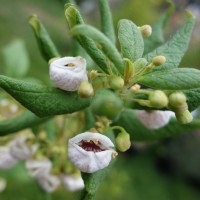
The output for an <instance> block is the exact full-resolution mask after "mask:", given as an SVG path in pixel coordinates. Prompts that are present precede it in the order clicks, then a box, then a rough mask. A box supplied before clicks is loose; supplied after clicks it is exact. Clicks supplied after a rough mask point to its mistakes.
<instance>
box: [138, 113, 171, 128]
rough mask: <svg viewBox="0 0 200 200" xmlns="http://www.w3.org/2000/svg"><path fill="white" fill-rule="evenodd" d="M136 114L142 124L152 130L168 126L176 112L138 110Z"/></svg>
mask: <svg viewBox="0 0 200 200" xmlns="http://www.w3.org/2000/svg"><path fill="white" fill-rule="evenodd" d="M136 114H137V117H138V119H139V120H140V122H141V123H142V124H143V125H144V126H145V127H147V128H150V129H159V128H161V127H163V126H165V125H167V124H168V122H169V120H170V118H171V117H174V116H175V115H174V112H171V111H160V110H153V111H145V110H137V111H136Z"/></svg>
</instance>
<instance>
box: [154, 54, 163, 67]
mask: <svg viewBox="0 0 200 200" xmlns="http://www.w3.org/2000/svg"><path fill="white" fill-rule="evenodd" d="M165 62H166V57H165V56H162V55H160V56H155V57H154V58H153V59H152V63H153V65H155V66H159V65H162V64H164V63H165Z"/></svg>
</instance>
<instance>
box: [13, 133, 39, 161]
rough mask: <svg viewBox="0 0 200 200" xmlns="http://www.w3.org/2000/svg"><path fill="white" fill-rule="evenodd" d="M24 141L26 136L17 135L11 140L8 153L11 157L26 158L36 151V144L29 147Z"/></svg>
mask: <svg viewBox="0 0 200 200" xmlns="http://www.w3.org/2000/svg"><path fill="white" fill-rule="evenodd" d="M26 141H27V137H25V136H18V137H17V138H16V139H15V140H13V141H12V142H11V145H10V153H11V155H12V156H13V157H15V158H16V159H19V160H26V159H28V158H29V157H30V156H31V155H32V153H34V152H35V151H36V149H37V148H36V147H37V145H32V146H30V147H29V146H28V145H27V143H26Z"/></svg>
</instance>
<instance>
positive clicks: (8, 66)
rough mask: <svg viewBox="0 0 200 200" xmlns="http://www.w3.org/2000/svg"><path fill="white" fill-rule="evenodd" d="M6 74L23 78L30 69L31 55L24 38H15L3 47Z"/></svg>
mask: <svg viewBox="0 0 200 200" xmlns="http://www.w3.org/2000/svg"><path fill="white" fill-rule="evenodd" d="M2 55H3V60H4V66H5V68H4V74H5V75H6V76H11V77H16V78H21V77H24V76H25V75H26V74H27V72H28V69H29V64H30V62H29V57H28V53H27V50H26V46H25V44H24V41H23V40H19V39H18V40H14V41H12V42H11V43H9V44H8V45H6V46H5V47H4V48H3V49H2Z"/></svg>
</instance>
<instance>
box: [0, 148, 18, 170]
mask: <svg viewBox="0 0 200 200" xmlns="http://www.w3.org/2000/svg"><path fill="white" fill-rule="evenodd" d="M16 164H17V160H16V159H15V158H14V157H13V156H12V155H11V154H10V148H9V147H8V146H1V147H0V168H1V169H10V168H11V167H13V166H14V165H16Z"/></svg>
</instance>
